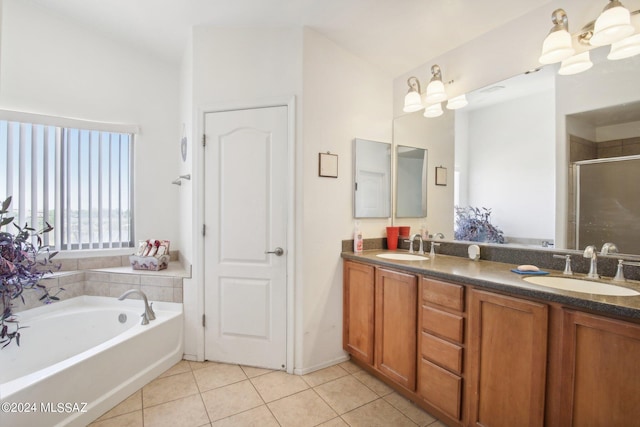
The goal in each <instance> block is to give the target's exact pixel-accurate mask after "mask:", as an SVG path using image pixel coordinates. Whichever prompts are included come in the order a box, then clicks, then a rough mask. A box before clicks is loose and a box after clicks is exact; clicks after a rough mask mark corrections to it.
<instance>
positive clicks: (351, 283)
mask: <svg viewBox="0 0 640 427" xmlns="http://www.w3.org/2000/svg"><path fill="white" fill-rule="evenodd" d="M343 274H344V277H343V283H344V285H343V296H342V300H343V303H342V304H343V322H342V347H343V348H344V350H345V351H347V352H348V353H349V354H351V356H352V357H354V358H356V359H359V360H361V361H363V362H365V363H368V364H370V365H373V344H374V341H373V339H374V338H373V336H374V322H373V316H374V302H375V287H374V279H375V275H374V268H373V267H372V266H370V265H364V264H359V263H356V262H351V261H345V262H344V267H343Z"/></svg>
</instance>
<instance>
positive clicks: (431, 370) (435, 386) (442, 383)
mask: <svg viewBox="0 0 640 427" xmlns="http://www.w3.org/2000/svg"><path fill="white" fill-rule="evenodd" d="M419 384H420V388H419V391H420V395H421V396H422V398H423V399H424V400H426V401H427V402H429V403H430V404H432V405H433V406H435V407H437V408H439V409H440V410H441V411H442V412H444V413H445V414H447V415H449V416H450V417H452V418H455V419H456V420H459V419H460V414H461V400H462V378H460V377H459V376H457V375H454V374H452V373H451V372H449V371H446V370H444V369H442V368H440V367H438V366H436V365H434V364H433V363H431V362H429V361H428V360H424V359H422V360H421V362H420V379H419Z"/></svg>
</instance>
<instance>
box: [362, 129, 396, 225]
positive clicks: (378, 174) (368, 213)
mask: <svg viewBox="0 0 640 427" xmlns="http://www.w3.org/2000/svg"><path fill="white" fill-rule="evenodd" d="M353 150H354V155H353V158H354V168H353V171H354V172H353V181H354V186H353V188H354V190H353V201H354V203H353V207H354V210H353V216H354V217H355V218H388V217H390V216H391V144H387V143H385V142H377V141H369V140H366V139H358V138H356V139H355V140H354V141H353Z"/></svg>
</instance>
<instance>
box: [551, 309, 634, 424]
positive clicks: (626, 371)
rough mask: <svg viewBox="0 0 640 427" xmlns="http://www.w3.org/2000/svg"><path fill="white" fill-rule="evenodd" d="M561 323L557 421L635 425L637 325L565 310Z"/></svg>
mask: <svg viewBox="0 0 640 427" xmlns="http://www.w3.org/2000/svg"><path fill="white" fill-rule="evenodd" d="M563 325H564V326H563V338H562V340H563V351H562V354H563V361H562V372H563V376H562V386H561V390H562V394H561V396H562V397H561V399H562V408H564V410H563V411H562V412H561V414H560V417H561V418H562V419H561V422H560V425H563V426H589V425H591V426H605V425H606V426H632V425H638V423H639V422H640V370H639V369H638V362H639V361H640V326H638V325H635V324H632V323H628V322H623V321H618V320H613V319H606V318H603V317H599V316H594V315H591V314H586V313H580V312H576V311H569V310H567V311H565V313H564V316H563Z"/></svg>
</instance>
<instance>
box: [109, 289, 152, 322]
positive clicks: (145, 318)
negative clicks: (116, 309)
mask: <svg viewBox="0 0 640 427" xmlns="http://www.w3.org/2000/svg"><path fill="white" fill-rule="evenodd" d="M131 294H139V295H140V296H142V299H143V300H144V313H142V315H141V316H142V324H143V325H147V324H149V320H156V314H155V313H154V312H153V303H151V305H149V300H148V299H147V296H146V295H145V294H144V292H142V291H139V290H137V289H130V290H128V291H127V292H125V293H124V294H122V295H120V296H119V297H118V300H119V301H122V300H123V299H125V298H126V297H128V296H129V295H131Z"/></svg>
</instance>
